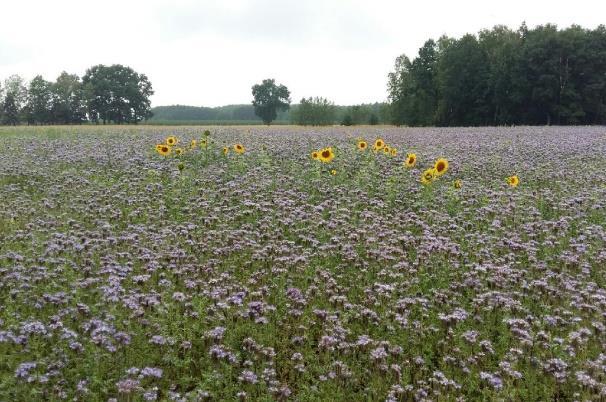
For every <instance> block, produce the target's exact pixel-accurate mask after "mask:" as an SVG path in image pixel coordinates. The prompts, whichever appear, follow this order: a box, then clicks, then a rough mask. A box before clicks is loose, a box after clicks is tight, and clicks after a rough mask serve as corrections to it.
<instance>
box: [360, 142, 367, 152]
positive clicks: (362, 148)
mask: <svg viewBox="0 0 606 402" xmlns="http://www.w3.org/2000/svg"><path fill="white" fill-rule="evenodd" d="M366 148H368V143H367V142H366V141H364V140H360V141H358V149H359V150H360V151H366Z"/></svg>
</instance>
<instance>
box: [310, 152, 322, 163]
mask: <svg viewBox="0 0 606 402" xmlns="http://www.w3.org/2000/svg"><path fill="white" fill-rule="evenodd" d="M311 159H314V160H316V161H317V160H319V159H320V153H319V152H318V151H313V152H312V153H311Z"/></svg>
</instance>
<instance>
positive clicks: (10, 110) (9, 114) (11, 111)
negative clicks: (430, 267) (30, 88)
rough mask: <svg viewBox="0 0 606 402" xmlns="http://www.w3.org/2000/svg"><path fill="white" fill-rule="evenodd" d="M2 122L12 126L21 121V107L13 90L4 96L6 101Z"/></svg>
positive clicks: (3, 106)
mask: <svg viewBox="0 0 606 402" xmlns="http://www.w3.org/2000/svg"><path fill="white" fill-rule="evenodd" d="M2 123H3V124H8V125H11V126H15V125H17V123H19V109H18V107H17V102H16V101H15V96H14V94H13V93H12V92H9V93H7V94H6V96H5V97H4V103H3V104H2Z"/></svg>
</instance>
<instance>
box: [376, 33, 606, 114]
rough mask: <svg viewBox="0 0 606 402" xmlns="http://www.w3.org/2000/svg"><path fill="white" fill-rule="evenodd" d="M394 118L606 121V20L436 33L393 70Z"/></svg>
mask: <svg viewBox="0 0 606 402" xmlns="http://www.w3.org/2000/svg"><path fill="white" fill-rule="evenodd" d="M388 92H389V103H390V120H391V122H392V123H393V124H396V125H408V126H492V125H494V126H498V125H512V124H516V125H519V124H525V125H551V124H555V125H571V124H604V123H606V27H604V25H600V26H599V27H597V28H596V29H594V30H589V29H584V28H582V27H580V26H577V25H573V26H571V27H569V28H566V29H562V30H559V29H558V28H557V27H556V26H555V25H550V24H548V25H544V26H537V27H535V28H534V29H529V28H528V27H527V26H526V25H525V24H522V26H521V27H520V28H519V29H517V30H511V29H509V28H507V27H505V26H496V27H494V28H493V29H490V30H482V31H480V32H479V33H478V34H477V35H471V34H468V35H465V36H463V37H461V38H460V39H454V38H449V37H447V36H442V37H440V38H439V39H438V40H433V39H429V40H427V41H426V42H425V44H424V45H423V46H422V47H421V48H420V49H419V52H418V55H417V57H415V58H414V59H412V60H411V59H409V58H408V57H407V56H406V55H401V56H399V57H398V58H397V59H396V62H395V68H394V71H392V72H391V73H390V74H389V77H388Z"/></svg>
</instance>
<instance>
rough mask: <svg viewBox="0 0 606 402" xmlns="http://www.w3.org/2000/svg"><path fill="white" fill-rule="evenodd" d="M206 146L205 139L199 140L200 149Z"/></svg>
mask: <svg viewBox="0 0 606 402" xmlns="http://www.w3.org/2000/svg"><path fill="white" fill-rule="evenodd" d="M207 145H208V141H207V140H206V138H202V139H201V140H200V148H206V146H207Z"/></svg>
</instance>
